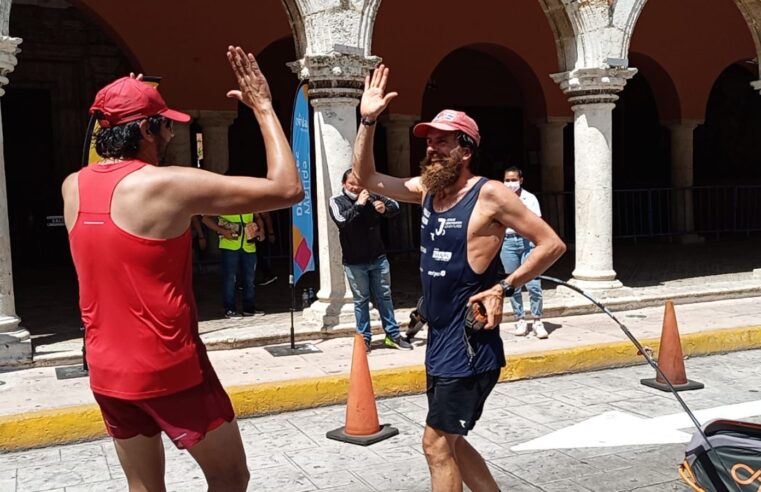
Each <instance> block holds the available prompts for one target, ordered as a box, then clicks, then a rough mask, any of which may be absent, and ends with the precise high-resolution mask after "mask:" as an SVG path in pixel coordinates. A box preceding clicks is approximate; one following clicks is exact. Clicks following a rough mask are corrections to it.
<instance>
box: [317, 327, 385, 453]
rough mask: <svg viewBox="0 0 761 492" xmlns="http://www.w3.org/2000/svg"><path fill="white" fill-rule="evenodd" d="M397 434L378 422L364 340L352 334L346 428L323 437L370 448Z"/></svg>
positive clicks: (358, 334)
mask: <svg viewBox="0 0 761 492" xmlns="http://www.w3.org/2000/svg"><path fill="white" fill-rule="evenodd" d="M397 434H399V430H398V429H396V428H394V427H391V426H389V425H380V424H379V423H378V409H377V407H376V406H375V393H373V380H372V378H370V367H369V366H368V364H367V352H365V339H364V337H363V336H362V335H361V334H360V333H357V334H356V335H354V352H353V353H352V358H351V375H350V376H349V398H348V400H347V402H346V425H345V426H343V427H339V428H338V429H334V430H332V431H330V432H328V433H327V434H326V437H327V438H328V439H335V440H336V441H342V442H348V443H351V444H360V445H362V446H369V445H370V444H375V443H376V442H379V441H382V440H384V439H387V438H389V437H392V436H395V435H397Z"/></svg>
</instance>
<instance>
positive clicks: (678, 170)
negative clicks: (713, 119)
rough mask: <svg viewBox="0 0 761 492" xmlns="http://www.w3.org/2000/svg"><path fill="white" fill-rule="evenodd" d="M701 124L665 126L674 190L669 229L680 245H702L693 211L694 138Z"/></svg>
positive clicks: (686, 122)
mask: <svg viewBox="0 0 761 492" xmlns="http://www.w3.org/2000/svg"><path fill="white" fill-rule="evenodd" d="M701 123H702V121H695V120H683V121H680V122H675V123H672V124H669V125H668V128H669V130H670V131H671V186H672V188H675V191H674V195H673V202H672V205H671V206H672V209H671V223H672V229H673V230H675V231H676V232H679V233H680V238H679V239H680V241H681V242H682V243H696V242H702V241H703V238H701V237H700V236H698V235H696V234H695V233H694V232H695V217H694V212H693V193H692V186H693V184H694V183H693V135H694V132H695V128H696V127H697V126H698V125H699V124H701Z"/></svg>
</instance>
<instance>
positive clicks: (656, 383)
mask: <svg viewBox="0 0 761 492" xmlns="http://www.w3.org/2000/svg"><path fill="white" fill-rule="evenodd" d="M658 367H660V369H661V371H663V374H665V375H666V377H667V378H668V380H669V381H670V382H671V385H672V386H673V387H674V389H675V390H677V391H687V390H694V389H701V388H703V387H704V385H703V383H699V382H697V381H690V380H689V379H687V372H686V371H685V369H684V355H683V354H682V342H681V340H680V339H679V328H678V327H677V324H676V313H675V312H674V303H673V302H671V301H666V312H665V313H664V314H663V328H662V329H661V345H660V348H659V349H658ZM640 382H641V383H642V384H644V385H645V386H650V387H651V388H655V389H659V390H661V391H670V390H669V387H668V385H667V384H666V380H665V379H663V377H662V376H661V375H660V374H656V377H655V378H654V379H642V380H641V381H640Z"/></svg>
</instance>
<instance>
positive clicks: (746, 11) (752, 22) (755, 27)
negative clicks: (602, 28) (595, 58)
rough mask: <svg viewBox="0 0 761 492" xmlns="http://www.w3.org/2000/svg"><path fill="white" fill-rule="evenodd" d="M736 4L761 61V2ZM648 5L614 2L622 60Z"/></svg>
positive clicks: (625, 0) (614, 22) (639, 1)
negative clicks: (640, 17)
mask: <svg viewBox="0 0 761 492" xmlns="http://www.w3.org/2000/svg"><path fill="white" fill-rule="evenodd" d="M540 1H541V0H540ZM734 2H735V5H737V8H738V10H740V13H741V14H742V16H743V18H744V19H745V22H746V23H747V24H748V30H750V34H751V36H752V38H753V45H754V46H755V48H756V60H761V2H759V0H734ZM646 3H647V0H613V3H612V5H611V11H612V14H611V15H612V25H613V26H614V27H615V28H616V29H617V30H620V31H621V32H622V33H623V39H622V41H623V42H622V44H621V46H622V50H621V58H625V57H626V56H627V54H628V52H629V44H630V42H631V37H632V33H633V32H634V28H635V26H636V24H637V19H638V18H639V15H640V13H642V9H644V8H645V4H646ZM759 78H761V65H759ZM753 85H754V87H755V88H756V89H759V90H761V80H759V81H757V82H754V84H753Z"/></svg>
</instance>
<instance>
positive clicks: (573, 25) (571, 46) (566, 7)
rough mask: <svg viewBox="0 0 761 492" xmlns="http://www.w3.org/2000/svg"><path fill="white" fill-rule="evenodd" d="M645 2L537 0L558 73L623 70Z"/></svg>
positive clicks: (625, 0) (640, 0) (637, 0)
mask: <svg viewBox="0 0 761 492" xmlns="http://www.w3.org/2000/svg"><path fill="white" fill-rule="evenodd" d="M645 1H646V0H571V1H569V0H539V4H540V5H541V7H542V10H544V13H545V15H546V16H547V19H548V21H549V23H550V28H551V29H552V31H553V33H554V35H555V43H556V45H557V50H558V61H559V66H560V71H561V72H566V71H571V70H575V69H584V68H596V69H599V68H608V67H610V66H616V67H619V68H620V67H626V64H627V62H626V58H627V52H628V49H629V41H630V39H631V32H632V30H633V29H634V24H635V23H636V20H637V17H638V16H639V13H640V12H641V11H642V5H644V3H645Z"/></svg>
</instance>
